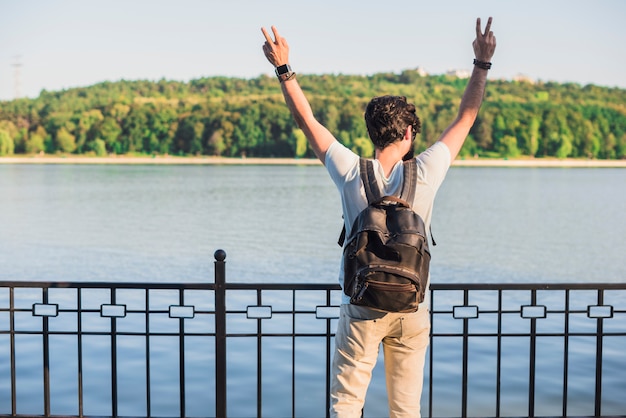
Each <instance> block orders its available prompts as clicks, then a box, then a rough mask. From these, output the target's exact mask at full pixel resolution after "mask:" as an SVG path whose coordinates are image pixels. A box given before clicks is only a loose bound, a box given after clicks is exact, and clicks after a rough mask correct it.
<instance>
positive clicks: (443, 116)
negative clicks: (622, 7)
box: [0, 70, 626, 159]
mask: <svg viewBox="0 0 626 418" xmlns="http://www.w3.org/2000/svg"><path fill="white" fill-rule="evenodd" d="M298 77H299V81H300V84H301V85H302V88H303V90H304V91H305V93H306V94H307V97H308V98H309V100H310V101H311V105H312V107H313V109H314V111H315V113H316V115H317V117H318V118H319V120H320V121H322V123H324V124H325V125H326V126H327V127H328V128H329V129H330V131H331V132H333V133H334V134H335V136H336V137H337V138H338V139H339V140H340V141H341V142H342V143H344V144H346V145H347V146H348V147H350V148H352V149H354V150H355V151H356V152H358V153H360V154H362V155H371V153H372V146H371V143H370V141H369V140H368V139H367V132H366V129H365V123H364V121H363V112H364V108H365V105H366V104H367V102H368V101H369V100H370V98H371V97H373V96H377V95H384V94H392V95H403V96H406V97H407V98H408V99H409V100H410V101H413V102H414V103H415V104H416V106H417V108H418V114H419V116H420V118H421V119H422V134H421V135H419V136H418V139H417V143H416V148H417V150H418V151H419V150H422V149H424V148H425V147H426V146H427V145H429V144H431V143H433V142H434V141H436V140H437V138H438V136H439V134H440V133H441V132H442V131H443V130H444V129H445V127H446V126H447V125H448V124H449V123H450V122H451V121H452V120H453V118H454V117H455V116H456V112H457V109H458V105H459V102H460V99H461V95H462V93H463V90H464V88H465V85H466V83H467V79H462V78H457V77H453V76H443V75H439V76H422V75H420V73H419V72H418V71H417V70H406V71H403V72H402V73H400V74H393V73H379V74H374V75H371V76H356V75H328V74H322V75H300V76H298ZM40 152H45V153H49V154H54V153H75V154H93V155H107V154H110V153H115V154H128V153H139V154H175V155H221V156H229V157H239V156H250V157H252V156H254V157H312V156H313V153H312V151H311V149H310V148H308V146H307V143H306V140H305V138H304V135H303V133H302V131H300V130H299V129H298V128H297V127H296V125H295V123H294V121H293V119H292V118H291V115H290V114H289V111H288V110H287V107H286V106H285V104H284V101H283V98H282V95H281V92H280V85H279V83H278V81H277V80H276V79H275V78H274V77H269V76H260V77H258V78H254V79H239V78H227V77H210V78H201V79H197V80H192V81H190V82H188V83H183V82H176V81H166V80H160V81H157V82H152V81H119V82H104V83H100V84H96V85H93V86H89V87H84V88H73V89H68V90H64V91H58V92H48V91H43V92H42V93H41V94H40V96H39V97H38V98H36V99H18V100H12V101H4V102H0V156H1V155H9V154H13V153H15V154H34V153H40ZM462 155H463V156H481V157H507V158H514V157H519V156H534V157H544V156H552V157H558V158H565V157H571V158H602V159H616V158H619V159H622V158H626V90H624V89H618V88H606V87H599V86H594V85H587V86H580V85H578V84H571V83H568V84H559V83H530V82H523V81H520V82H518V81H501V80H489V82H488V85H487V92H486V100H485V102H484V104H483V107H482V109H481V111H480V114H479V117H478V120H477V121H476V123H475V125H474V127H473V128H472V130H471V132H470V136H469V137H468V139H467V141H466V143H465V146H464V147H463V150H462Z"/></svg>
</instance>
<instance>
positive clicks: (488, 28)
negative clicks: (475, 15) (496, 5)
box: [485, 17, 491, 35]
mask: <svg viewBox="0 0 626 418" xmlns="http://www.w3.org/2000/svg"><path fill="white" fill-rule="evenodd" d="M490 29H491V17H489V20H487V26H485V35H486V34H488V33H489V30H490Z"/></svg>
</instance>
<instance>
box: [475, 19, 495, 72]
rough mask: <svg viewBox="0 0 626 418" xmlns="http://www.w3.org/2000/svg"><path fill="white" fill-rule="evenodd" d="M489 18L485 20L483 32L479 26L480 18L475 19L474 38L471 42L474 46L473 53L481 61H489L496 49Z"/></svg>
mask: <svg viewBox="0 0 626 418" xmlns="http://www.w3.org/2000/svg"><path fill="white" fill-rule="evenodd" d="M491 20H492V18H491V17H490V18H489V20H487V26H485V33H482V31H481V27H480V18H478V19H476V39H474V42H473V43H472V46H473V47H474V55H475V56H476V59H477V60H479V61H483V62H489V61H491V57H492V56H493V53H494V52H495V50H496V37H495V36H493V31H492V30H491Z"/></svg>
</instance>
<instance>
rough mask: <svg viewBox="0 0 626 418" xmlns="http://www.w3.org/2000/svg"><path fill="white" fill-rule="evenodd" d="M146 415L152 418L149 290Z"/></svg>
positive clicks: (148, 302) (148, 303) (147, 303)
mask: <svg viewBox="0 0 626 418" xmlns="http://www.w3.org/2000/svg"><path fill="white" fill-rule="evenodd" d="M145 295H146V299H145V303H146V305H145V310H146V415H147V416H149V417H150V416H152V412H151V408H152V406H151V404H152V401H151V396H150V392H151V389H150V289H146V294H145Z"/></svg>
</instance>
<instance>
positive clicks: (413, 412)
mask: <svg viewBox="0 0 626 418" xmlns="http://www.w3.org/2000/svg"><path fill="white" fill-rule="evenodd" d="M429 334H430V318H429V315H428V309H426V308H421V309H420V310H418V311H417V312H414V313H408V314H407V313H386V312H380V311H376V310H373V309H369V308H365V307H361V306H355V305H341V308H340V317H339V322H338V325H337V333H336V334H335V355H334V357H333V365H332V370H331V373H332V383H331V393H330V398H331V407H330V416H331V417H338V418H353V417H354V418H359V417H361V411H362V409H363V404H364V403H365V393H366V392H367V387H368V385H369V383H370V379H371V377H372V369H373V368H374V365H375V364H376V359H377V358H378V349H379V346H380V343H381V342H382V343H383V352H384V362H385V377H386V383H387V396H388V399H389V417H390V418H409V417H410V418H417V417H420V397H421V394H422V385H423V379H424V359H425V355H426V348H427V347H428V342H429Z"/></svg>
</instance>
